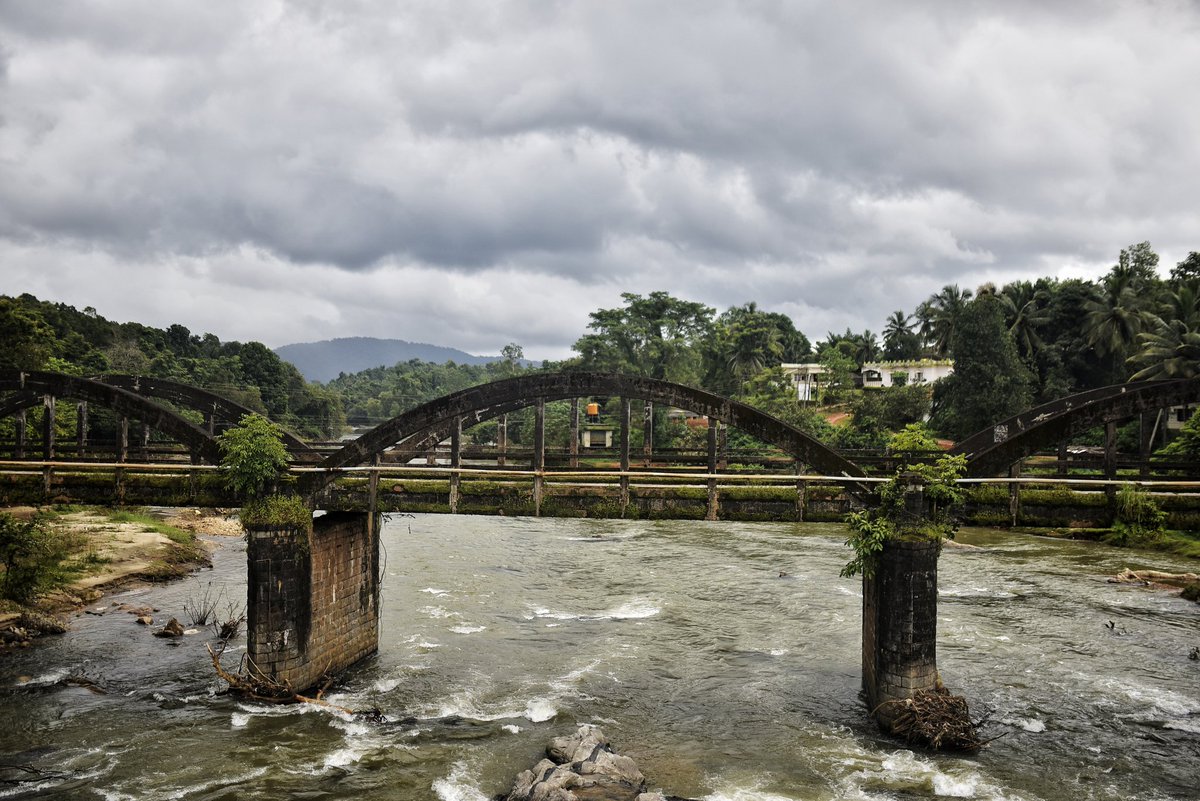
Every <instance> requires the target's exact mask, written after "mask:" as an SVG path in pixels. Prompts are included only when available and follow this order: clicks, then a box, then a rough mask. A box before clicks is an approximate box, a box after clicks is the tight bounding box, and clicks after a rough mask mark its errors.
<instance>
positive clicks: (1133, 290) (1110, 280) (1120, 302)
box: [1084, 271, 1148, 362]
mask: <svg viewBox="0 0 1200 801" xmlns="http://www.w3.org/2000/svg"><path fill="white" fill-rule="evenodd" d="M1084 307H1085V309H1086V310H1087V339H1088V344H1090V345H1091V346H1092V347H1094V348H1095V349H1096V352H1097V353H1098V354H1100V355H1101V356H1106V357H1109V358H1110V359H1112V360H1113V361H1115V362H1121V361H1124V359H1125V357H1126V356H1128V355H1129V353H1130V351H1131V350H1132V349H1133V346H1134V344H1135V343H1136V342H1137V336H1138V334H1140V333H1141V332H1142V328H1143V327H1144V326H1145V324H1146V322H1147V316H1148V314H1147V309H1146V298H1145V296H1144V295H1142V294H1140V293H1139V291H1138V288H1137V286H1136V284H1135V282H1134V274H1133V273H1132V272H1128V271H1126V272H1120V273H1115V272H1114V273H1110V274H1109V275H1108V276H1106V277H1105V279H1104V282H1103V283H1102V284H1101V286H1100V287H1099V288H1098V289H1097V291H1096V293H1095V295H1094V296H1093V297H1092V299H1091V300H1089V301H1088V302H1087V303H1086V304H1085V306H1084Z"/></svg>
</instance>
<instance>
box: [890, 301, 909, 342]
mask: <svg viewBox="0 0 1200 801" xmlns="http://www.w3.org/2000/svg"><path fill="white" fill-rule="evenodd" d="M911 333H912V315H911V314H905V313H904V312H903V311H901V310H900V309H896V311H894V312H892V313H891V316H889V317H888V318H887V323H885V324H884V326H883V341H884V342H885V343H887V342H892V341H895V340H896V339H898V338H900V337H901V336H903V335H905V334H911Z"/></svg>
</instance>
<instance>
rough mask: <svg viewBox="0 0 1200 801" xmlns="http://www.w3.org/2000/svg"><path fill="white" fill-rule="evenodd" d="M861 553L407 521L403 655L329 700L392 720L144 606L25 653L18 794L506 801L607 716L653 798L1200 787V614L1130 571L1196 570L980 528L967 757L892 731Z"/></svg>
mask: <svg viewBox="0 0 1200 801" xmlns="http://www.w3.org/2000/svg"><path fill="white" fill-rule="evenodd" d="M844 538H845V531H844V529H843V528H842V527H841V526H836V525H819V524H809V525H792V524H740V523H696V522H644V521H603V520H551V519H542V520H537V519H529V518H499V517H466V516H437V515H421V516H417V517H393V518H391V519H390V520H389V521H388V522H387V524H386V526H385V528H384V531H383V544H384V548H385V551H386V554H385V558H386V565H385V567H384V589H383V624H382V631H381V641H380V648H379V654H378V655H377V656H376V657H373V658H371V659H369V660H367V661H366V662H365V663H364V664H362V665H360V666H359V667H357V668H356V669H355V670H353V671H352V672H350V673H349V674H348V675H347V676H345V679H344V682H343V683H342V684H341V685H339V686H338V687H337V688H335V691H334V692H333V693H332V694H331V695H330V696H329V700H330V701H331V702H332V703H334V704H337V705H340V706H343V707H348V708H352V709H356V710H363V709H370V708H377V709H378V710H379V711H380V712H381V713H382V714H383V716H384V717H385V720H384V722H370V721H368V720H366V719H363V718H361V717H350V716H348V715H345V714H340V713H337V712H335V711H331V710H329V709H325V708H321V707H317V706H311V705H300V706H267V705H263V704H257V703H250V702H246V701H240V700H237V699H234V698H231V697H228V696H225V695H222V694H219V691H220V689H221V687H222V685H221V682H220V681H218V680H217V679H216V678H215V676H214V674H213V670H212V666H211V665H210V663H209V660H208V656H207V653H206V652H205V650H204V642H205V641H209V640H210V639H211V636H210V634H209V633H208V632H201V633H197V634H193V635H191V636H188V637H185V638H183V639H182V640H179V641H165V640H161V639H156V638H154V637H152V636H151V633H150V631H149V630H147V629H146V628H145V627H143V626H140V625H137V624H136V623H135V621H134V618H133V617H132V616H131V615H128V614H126V613H123V612H120V611H110V612H108V613H107V614H104V615H102V616H97V615H86V614H85V615H81V616H79V617H77V618H76V619H75V621H74V630H73V631H71V632H70V633H68V634H66V635H63V636H61V637H49V638H44V639H42V640H40V641H39V642H37V643H36V644H35V645H34V646H33V647H31V648H29V649H25V650H21V651H15V652H9V653H7V654H4V655H2V656H0V688H2V689H0V715H2V719H3V730H2V732H0V750H2V751H3V752H5V756H4V757H0V761H2V762H4V763H6V764H9V765H12V764H22V765H29V766H32V767H34V768H36V769H38V770H41V771H47V772H50V774H52V775H48V776H46V777H45V778H43V780H41V781H40V782H36V783H32V784H22V785H10V786H5V785H0V797H9V798H53V799H109V800H110V801H125V800H126V799H130V800H133V799H137V801H145V800H146V799H195V800H197V801H217V800H218V799H229V800H230V801H232V799H285V798H294V799H343V798H345V799H364V800H365V799H391V800H399V801H408V800H409V799H440V800H441V801H486V799H489V798H491V797H492V796H494V795H495V794H497V793H506V792H507V790H508V789H509V787H510V785H511V782H512V780H513V778H514V777H515V776H516V774H517V773H519V772H520V771H522V770H525V769H527V768H529V767H532V765H533V764H534V763H535V762H536V761H537V759H538V758H540V755H541V753H542V750H543V748H544V747H545V745H546V743H547V741H548V740H549V739H550V738H551V737H554V736H558V735H561V734H565V733H569V732H571V731H573V730H574V728H575V726H576V724H577V723H583V722H593V723H599V724H600V725H601V726H602V727H603V728H604V730H605V732H606V733H607V734H608V735H609V737H610V739H611V740H612V741H613V744H614V746H615V747H616V748H617V749H618V750H619V751H621V752H622V753H625V754H628V755H629V756H632V757H633V758H634V759H635V760H636V761H637V763H638V765H639V767H640V768H641V769H642V772H643V773H645V774H646V776H647V778H648V779H649V784H650V787H651V789H656V788H661V789H662V790H664V791H665V792H667V793H671V794H676V795H681V796H686V797H690V798H703V799H709V800H710V801H759V800H762V799H766V800H767V801H780V800H781V799H914V798H932V797H959V798H978V799H1114V800H1115V799H1121V801H1124V800H1125V799H1147V800H1152V799H1196V798H1198V797H1200V661H1193V660H1191V659H1189V657H1188V655H1189V652H1190V651H1191V650H1192V648H1194V647H1196V646H1200V606H1197V605H1196V604H1194V603H1190V602H1187V601H1183V600H1181V599H1180V598H1179V597H1177V596H1175V595H1171V594H1168V593H1163V592H1157V591H1153V590H1148V589H1144V588H1139V587H1131V586H1125V585H1117V584H1108V583H1106V582H1105V580H1104V577H1105V576H1106V575H1111V574H1113V573H1116V572H1117V571H1119V570H1120V569H1121V568H1123V567H1126V566H1129V567H1134V568H1139V567H1149V568H1156V569H1162V570H1174V571H1181V570H1186V569H1189V568H1190V569H1193V570H1194V569H1195V567H1194V563H1187V562H1185V561H1182V560H1176V559H1172V558H1171V557H1161V556H1155V555H1147V554H1139V553H1134V552H1130V551H1119V550H1116V549H1112V548H1108V547H1106V546H1103V545H1097V544H1092V543H1075V542H1061V541H1054V540H1047V539H1039V538H1033V537H1029V536H1022V535H1012V534H1008V533H1002V532H993V531H984V530H965V531H963V532H962V533H961V534H960V536H959V539H960V541H962V542H967V543H973V544H975V545H981V546H983V549H982V550H971V551H967V550H958V549H950V548H947V549H945V551H944V552H943V554H942V558H941V563H940V572H941V576H940V589H941V600H940V604H939V620H938V625H939V646H938V657H939V659H938V661H939V667H940V668H941V672H942V676H943V679H944V680H945V682H946V683H947V684H948V685H949V686H950V687H951V688H952V689H954V690H955V691H957V692H961V693H963V694H965V695H966V696H967V697H968V699H969V701H970V703H971V707H972V713H973V715H976V716H980V715H983V714H984V713H985V712H987V713H990V718H989V721H988V723H987V724H985V726H984V728H983V730H982V733H983V735H984V736H987V737H997V736H999V739H996V740H994V741H993V742H991V743H990V744H989V745H988V746H987V747H986V748H985V749H983V750H982V751H980V752H979V753H978V754H975V755H972V756H969V757H965V758H964V757H961V756H952V755H935V754H929V753H924V752H919V751H918V752H914V751H911V750H908V749H906V748H904V747H903V745H902V744H900V743H898V742H896V741H893V740H890V739H887V738H885V737H883V736H881V735H880V734H879V733H878V731H877V730H876V729H875V728H874V726H873V725H872V724H871V723H869V722H868V720H867V716H866V711H865V709H864V707H863V702H862V701H861V699H860V697H859V686H860V673H859V659H860V638H859V634H860V629H859V627H860V615H861V610H860V605H861V585H860V583H859V581H857V580H850V579H842V578H839V577H838V570H839V568H840V567H841V565H842V564H843V563H844V562H845V561H846V560H847V559H848V557H849V552H848V549H847V548H846V547H845V546H844V545H843V544H842V541H843V540H844ZM245 570H246V568H245V553H244V548H243V546H242V544H241V543H240V542H238V541H232V542H226V543H225V545H224V546H223V547H222V549H221V550H220V551H219V553H218V554H217V556H216V558H215V562H214V569H213V570H211V571H208V570H205V571H202V572H201V573H200V574H199V575H198V576H197V577H196V578H193V579H189V580H186V581H182V582H178V583H175V584H172V585H167V586H158V587H153V588H149V589H142V590H136V591H132V592H129V593H125V594H123V595H120V596H116V597H115V598H106V599H105V600H104V601H103V602H99V603H97V604H94V605H93V609H96V608H103V607H109V608H111V607H110V603H111V601H113V600H117V601H124V602H129V603H134V604H148V605H152V606H154V607H158V608H159V609H160V610H161V611H160V612H159V613H157V614H156V619H157V620H160V621H161V620H165V619H166V618H167V617H169V616H172V615H174V616H177V617H179V618H180V619H181V620H182V621H183V622H184V623H185V624H186V622H187V620H186V619H185V616H184V613H183V605H184V603H185V602H189V601H195V600H197V599H198V598H199V597H200V596H201V595H202V594H203V592H204V590H205V588H206V587H208V588H209V589H210V592H211V593H212V594H216V593H219V592H224V593H225V594H226V595H227V596H228V597H231V598H234V599H236V600H237V601H238V602H239V603H242V602H244V597H245ZM781 573H784V574H786V575H782V576H781ZM209 585H211V587H209ZM243 643H244V638H243V639H239V640H237V641H235V642H234V644H233V645H232V646H231V647H230V651H229V652H228V653H227V654H226V657H225V661H226V663H227V664H229V665H231V666H232V665H233V664H235V663H236V659H237V658H238V657H239V656H240V654H241V653H242V648H240V647H239V646H240V645H242V644H243ZM235 649H236V650H235ZM66 676H76V677H84V678H86V679H87V680H89V681H91V682H93V683H94V684H95V685H97V686H98V687H100V688H103V689H104V690H106V691H107V692H106V693H105V694H98V693H96V692H93V691H91V690H89V689H88V688H87V687H83V686H78V685H77V684H69V683H63V682H62V681H61V680H62V679H63V678H64V677H66Z"/></svg>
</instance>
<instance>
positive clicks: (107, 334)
mask: <svg viewBox="0 0 1200 801" xmlns="http://www.w3.org/2000/svg"><path fill="white" fill-rule="evenodd" d="M6 309H7V310H9V311H10V312H13V313H14V314H15V315H16V318H14V319H13V320H12V325H13V329H12V330H11V331H6V330H3V326H4V319H5V314H4V310H6ZM29 320H32V321H35V322H37V323H38V325H37V326H36V327H35V328H33V329H28V325H27V323H28V321H29ZM21 321H25V322H24V323H22V322H21ZM18 323H20V325H18ZM21 325H24V326H25V327H26V329H27V330H26V333H27V334H28V333H29V331H33V333H32V334H31V335H30V337H28V338H26V339H25V340H23V339H22V333H21V327H20V326H21ZM27 345H31V347H33V351H28V350H27V348H26V346H27ZM30 353H32V354H33V358H29V356H30ZM6 358H7V359H8V360H9V361H10V362H14V363H15V362H16V361H23V362H24V364H23V365H22V366H25V367H27V368H28V367H30V366H31V365H32V364H33V363H34V362H38V363H39V364H38V366H39V367H45V368H49V369H53V370H56V371H59V372H66V373H71V374H75V375H85V376H88V375H90V376H96V375H103V374H106V373H126V374H132V375H149V376H154V377H157V378H168V379H171V380H175V381H181V382H183V383H188V384H194V385H197V386H200V387H204V388H206V389H210V390H213V391H214V392H217V393H218V394H221V395H224V396H226V397H228V398H229V399H231V400H234V401H237V402H239V403H242V404H244V405H246V406H248V407H250V408H251V409H255V410H256V411H260V412H263V413H268V414H270V415H271V417H273V418H274V419H275V420H276V422H279V423H281V424H283V425H286V426H288V427H289V428H293V429H295V430H296V431H297V432H298V433H300V434H302V435H305V436H310V437H311V436H332V435H334V434H337V433H339V432H340V430H341V428H342V426H343V424H344V419H343V417H342V412H341V403H340V401H339V400H338V399H337V398H336V397H334V396H332V395H331V394H330V393H329V392H328V391H323V390H320V389H319V387H317V386H316V385H313V384H308V383H307V382H306V381H304V378H303V377H302V376H301V375H300V373H299V372H298V371H297V370H296V369H295V368H294V367H293V366H292V365H290V364H288V363H287V362H284V361H283V360H281V359H280V358H279V357H278V356H277V355H275V353H274V352H272V351H271V350H269V349H268V348H267V347H266V346H264V345H262V344H261V343H257V342H255V343H248V344H246V345H242V344H241V343H238V342H228V343H222V342H221V341H220V340H219V339H218V338H217V337H215V336H214V335H212V334H205V335H204V336H202V337H200V336H196V335H193V334H192V333H191V332H190V331H189V330H188V329H187V328H186V327H185V326H183V325H178V324H176V325H172V326H170V327H169V328H167V329H166V330H162V329H157V328H152V327H150V326H145V325H141V324H140V323H120V324H118V323H114V322H112V321H110V320H106V319H105V318H104V317H101V316H100V315H99V314H98V313H97V312H96V310H95V309H93V308H91V307H88V308H86V309H84V310H83V311H79V310H77V309H75V308H74V307H72V306H68V305H66V304H62V303H49V302H45V301H40V300H38V299H37V298H35V297H34V296H32V295H28V294H26V295H21V296H20V297H17V298H9V297H0V360H3V359H6ZM14 366H15V364H14ZM102 417H103V415H101V416H99V417H97V418H96V421H97V425H98V426H101V427H102V426H103V421H102ZM98 433H99V429H98Z"/></svg>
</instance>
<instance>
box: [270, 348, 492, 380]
mask: <svg viewBox="0 0 1200 801" xmlns="http://www.w3.org/2000/svg"><path fill="white" fill-rule="evenodd" d="M275 353H277V354H278V355H279V357H280V358H282V359H286V360H287V361H289V362H291V363H292V364H294V365H296V369H298V370H299V371H300V372H301V374H302V375H303V376H304V377H305V378H307V379H308V380H309V381H320V382H322V383H324V382H326V381H332V380H333V379H335V378H337V377H338V376H339V375H341V374H343V373H344V374H346V375H351V374H353V373H357V372H360V371H362V370H368V369H370V368H372V367H389V366H391V365H393V364H398V363H400V362H408V361H412V360H413V359H416V360H418V361H422V362H432V363H434V364H444V363H445V362H454V363H455V364H487V363H488V362H494V361H498V360H499V359H500V357H499V356H473V355H471V354H470V353H466V352H465V351H461V350H458V349H456V348H446V347H442V346H441V345H426V344H424V343H422V342H407V341H405V340H403V339H375V338H374V337H346V338H343V339H326V340H322V341H320V342H298V343H296V344H293V345H283V346H282V347H278V348H276V349H275Z"/></svg>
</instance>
